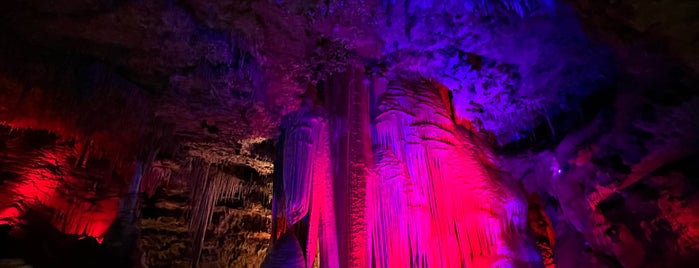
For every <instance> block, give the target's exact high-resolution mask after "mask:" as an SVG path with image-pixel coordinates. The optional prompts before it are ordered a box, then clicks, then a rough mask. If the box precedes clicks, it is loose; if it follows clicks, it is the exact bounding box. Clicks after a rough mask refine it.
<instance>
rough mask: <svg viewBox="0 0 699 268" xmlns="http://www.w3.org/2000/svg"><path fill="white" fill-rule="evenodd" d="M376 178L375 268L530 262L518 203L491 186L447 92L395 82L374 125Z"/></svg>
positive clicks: (482, 155)
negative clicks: (454, 114)
mask: <svg viewBox="0 0 699 268" xmlns="http://www.w3.org/2000/svg"><path fill="white" fill-rule="evenodd" d="M375 124H376V137H374V141H375V144H376V146H375V157H376V159H377V160H376V162H377V167H376V170H377V172H378V177H377V178H376V180H374V181H372V182H371V183H370V185H369V186H368V189H369V191H371V192H372V193H371V194H368V196H369V198H368V200H367V202H368V205H367V214H368V216H367V218H368V219H371V220H370V221H369V228H370V241H371V246H372V247H373V252H374V254H373V258H374V259H373V262H374V263H375V264H376V267H464V266H466V267H514V266H519V265H520V264H526V263H528V262H532V261H537V256H536V255H537V254H536V253H535V252H534V251H532V250H531V249H532V248H531V247H527V246H525V245H524V244H523V243H522V242H523V241H522V239H521V238H520V236H521V234H520V231H523V230H524V229H525V228H526V215H527V214H526V213H527V206H526V201H524V200H522V199H521V197H520V196H518V195H517V194H516V193H515V192H514V191H512V190H511V189H510V188H509V187H507V186H506V185H505V184H504V183H503V181H501V180H499V178H498V174H497V172H496V171H495V169H494V159H493V157H492V156H491V155H490V153H489V151H488V149H487V148H485V147H484V146H481V145H480V142H479V139H478V137H477V136H476V134H474V133H471V132H469V131H467V130H466V129H464V128H463V127H461V126H458V125H457V124H456V123H455V120H454V118H453V113H452V111H451V102H450V100H449V95H448V90H447V89H446V88H443V87H441V86H439V85H438V84H436V83H434V82H432V81H428V80H424V79H406V78H399V79H397V80H395V81H394V82H392V83H390V84H389V85H388V88H387V90H386V92H385V93H384V94H383V95H382V96H381V98H380V101H379V106H378V109H377V116H376V119H375Z"/></svg>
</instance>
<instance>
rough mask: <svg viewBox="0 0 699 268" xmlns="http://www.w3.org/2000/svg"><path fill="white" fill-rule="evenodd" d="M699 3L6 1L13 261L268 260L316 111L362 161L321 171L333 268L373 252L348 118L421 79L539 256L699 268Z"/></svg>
mask: <svg viewBox="0 0 699 268" xmlns="http://www.w3.org/2000/svg"><path fill="white" fill-rule="evenodd" d="M486 2H487V3H486ZM698 5H699V4H697V2H696V1H692V0H672V1H670V0H667V1H631V0H619V1H614V3H608V1H587V0H568V1H515V0H511V1H510V0H502V1H469V0H465V1H448V0H444V1H400V0H399V1H347V0H343V1H315V0H304V1H238V0H230V1H226V0H224V1H211V0H184V1H121V0H118V1H117V0H115V1H102V0H89V1H88V0H61V1H39V0H31V1H19V0H9V1H3V2H2V3H0V125H1V126H0V224H11V225H12V228H11V229H8V230H9V231H7V232H8V233H9V234H11V236H8V238H7V239H5V237H4V236H3V240H2V241H4V242H3V244H6V245H10V246H8V247H7V248H16V250H8V251H3V250H0V251H1V252H0V258H5V257H7V258H9V259H14V258H25V259H26V261H27V262H28V263H30V264H32V265H35V266H39V267H41V266H42V265H44V266H46V265H49V263H61V264H65V265H67V266H102V265H103V264H105V263H109V264H111V265H114V266H117V267H129V266H152V267H184V266H191V265H196V264H197V263H198V264H199V265H200V266H202V267H258V266H260V265H261V263H262V261H263V258H264V256H265V254H266V252H267V249H268V247H269V244H270V243H269V241H270V240H273V239H274V238H275V236H276V235H277V234H276V233H274V234H272V230H273V228H272V226H273V225H274V224H273V223H272V222H273V221H272V210H273V209H272V195H273V193H272V192H273V191H272V188H273V186H272V184H273V179H272V175H273V171H274V168H275V166H274V164H273V162H274V160H275V158H276V152H277V151H279V150H281V146H279V144H278V143H277V142H278V138H279V137H280V136H279V134H280V133H279V129H280V124H281V122H282V119H283V118H284V117H285V116H287V115H289V114H292V113H295V112H297V111H298V110H299V108H300V107H301V104H302V103H303V101H304V100H305V101H311V100H313V101H315V105H320V106H324V107H325V108H326V109H327V112H328V118H327V120H328V124H329V125H328V131H329V137H328V139H329V143H330V148H331V149H330V155H331V157H335V158H337V159H342V160H340V161H339V163H350V162H351V163H353V164H352V165H344V166H343V165H338V166H332V167H331V169H332V173H333V176H334V178H335V180H336V181H335V182H334V183H335V184H334V185H333V187H334V190H333V191H334V192H335V194H336V195H337V197H338V200H335V201H334V202H337V204H336V206H337V207H340V208H343V209H345V211H340V210H338V211H339V212H338V214H337V215H336V219H337V220H338V221H337V226H338V230H344V232H341V233H338V234H337V240H338V241H339V242H340V243H338V245H337V246H338V251H341V252H345V253H343V254H345V255H342V254H340V256H338V258H339V260H338V261H339V262H340V263H350V262H353V263H355V264H356V263H361V262H363V261H366V260H364V259H362V258H363V257H365V256H362V255H361V254H359V253H357V252H358V251H363V250H365V248H363V247H367V245H360V244H361V243H360V242H357V241H362V240H363V239H364V238H366V236H367V234H366V233H363V232H366V228H365V226H366V222H364V220H365V219H364V218H363V217H359V216H357V215H359V214H360V212H358V211H361V210H363V209H364V208H363V207H362V204H363V202H364V201H365V199H363V198H357V196H365V195H366V194H367V193H365V192H364V190H365V189H366V188H365V187H366V185H364V184H363V183H366V178H367V177H368V176H369V175H370V174H368V173H367V172H366V171H367V170H368V169H369V167H367V163H371V161H369V160H367V159H365V158H370V157H371V156H372V148H366V147H362V146H361V145H367V144H368V143H367V142H366V141H367V136H368V133H369V130H368V129H369V126H370V124H371V122H369V121H368V119H366V118H368V117H366V118H365V119H366V120H364V119H358V118H353V116H356V115H357V114H358V113H359V112H357V111H360V112H361V113H365V112H367V113H370V114H372V115H373V114H375V112H376V110H375V109H374V108H369V107H372V105H375V104H377V103H378V99H379V96H380V93H378V92H372V91H375V90H377V89H379V88H385V86H386V83H387V78H388V80H390V79H391V77H395V75H396V74H402V73H413V74H415V75H414V77H413V78H415V77H427V78H431V79H433V80H435V81H436V82H438V83H440V84H442V85H444V86H445V87H446V88H448V89H449V94H446V95H445V96H440V98H442V97H444V98H446V99H451V103H453V107H450V109H452V111H453V113H454V118H453V119H454V121H455V122H457V123H458V124H462V125H467V124H470V125H468V127H469V128H471V129H473V130H474V131H478V132H481V133H482V134H484V135H485V136H488V137H489V140H487V141H485V142H484V143H485V144H487V146H489V147H493V148H494V149H495V151H497V152H499V153H501V154H499V155H498V156H499V157H500V158H501V159H499V160H500V163H502V165H500V166H499V167H498V168H499V169H502V170H503V171H505V173H506V174H509V175H505V176H503V177H504V178H503V179H504V180H505V181H506V182H507V183H508V184H512V185H522V186H521V187H516V186H515V187H508V189H509V190H512V191H514V192H521V194H522V195H521V197H522V199H523V200H524V199H525V198H524V197H526V200H527V201H528V207H529V211H528V212H529V213H528V216H527V219H528V222H527V224H526V226H528V228H529V229H530V230H529V231H530V232H531V233H532V237H534V238H535V239H536V244H537V245H538V247H539V249H540V251H542V252H545V254H544V259H545V261H546V262H547V264H548V265H553V264H552V262H555V263H556V264H558V266H560V267H619V266H623V267H662V266H664V265H666V266H674V267H682V266H690V265H695V264H696V255H697V252H698V251H699V249H698V248H697V245H698V244H697V242H696V241H697V230H695V229H696V227H695V226H697V220H699V219H697V217H695V216H694V215H699V211H697V209H698V205H697V204H698V203H697V202H698V201H697V189H698V188H697V187H699V186H697V183H696V182H697V176H699V174H698V173H697V170H696V167H697V166H699V163H698V162H697V156H696V155H697V150H698V149H699V139H697V138H696V133H697V130H699V129H697V127H696V126H697V124H696V123H695V122H694V121H695V118H696V117H697V116H699V114H697V110H696V109H695V107H697V105H698V104H699V103H698V102H699V101H698V99H697V91H698V90H699V86H698V83H697V74H698V73H699V67H697V62H699V58H697V57H698V55H699V52H698V51H697V50H696V49H697V47H699V46H697V45H696V42H697V33H696V31H697V29H699V27H696V26H697V23H698V22H697V18H696V14H698V13H699V10H698V9H699V6H698ZM408 90H412V89H411V88H408ZM370 95H371V96H372V97H369V96H370ZM362 98H368V99H362ZM428 101H436V100H434V99H432V98H428V100H427V101H425V102H428ZM440 101H441V100H440ZM359 102H362V103H364V105H366V104H370V105H366V106H361V105H359V106H358V105H357V103H359ZM367 106H368V107H367ZM364 108H366V109H367V110H369V111H364V110H362V109H364ZM468 122H471V123H468ZM362 139H364V140H362ZM358 140H359V141H360V142H357V141H358ZM362 142H363V143H362ZM354 145H359V146H354ZM277 164H279V163H277ZM277 167H278V165H277ZM338 178H340V179H338ZM279 183H282V184H283V181H281V182H279V181H277V182H276V184H275V185H281V184H279ZM338 185H342V187H340V186H338ZM343 187H344V188H343ZM350 208H351V209H350ZM340 212H341V213H340ZM350 214H351V215H354V216H351V215H350ZM523 217H524V216H523ZM3 228H4V227H3ZM277 231H278V230H277ZM3 232H5V231H4V229H3ZM1 235H4V233H2V234H1ZM80 238H84V239H83V240H80V241H78V240H77V239H80ZM298 239H299V240H300V242H302V244H303V243H306V242H307V241H305V240H304V239H306V238H304V237H302V236H299V237H298ZM5 242H6V243H5ZM98 242H101V244H99V243H98ZM61 244H65V245H66V246H65V247H61V246H60V245H61ZM37 245H43V246H42V250H35V252H33V251H34V249H35V248H38V247H37ZM15 246H16V247H15ZM294 249H295V248H294ZM302 251H303V252H307V251H308V248H303V249H302ZM2 252H8V253H7V255H6V256H3V255H2V254H4V253H2ZM28 252H30V253H32V252H33V253H36V252H39V253H41V254H38V253H37V254H34V255H31V254H28ZM85 256H95V257H94V258H92V257H85ZM98 257H99V258H98ZM102 257H104V258H103V259H105V260H109V261H100V258H102ZM320 258H321V259H324V257H323V256H320ZM581 260H585V261H581ZM587 260H589V262H590V263H587V262H586V261H587ZM305 261H306V262H308V259H306V260H305ZM311 262H312V261H311ZM0 263H2V261H0ZM12 263H15V262H14V261H12ZM16 263H19V264H18V265H21V263H22V262H21V261H18V262H16Z"/></svg>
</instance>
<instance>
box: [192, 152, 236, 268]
mask: <svg viewBox="0 0 699 268" xmlns="http://www.w3.org/2000/svg"><path fill="white" fill-rule="evenodd" d="M191 165H192V166H191V171H190V174H189V175H190V176H191V177H190V178H189V179H190V183H191V187H192V191H191V197H190V202H191V208H190V213H189V229H190V232H191V233H192V238H193V241H192V242H193V254H194V261H193V263H194V264H195V265H196V264H198V263H199V259H200V257H201V250H202V246H203V243H204V238H205V236H206V230H207V229H208V226H209V224H210V223H211V216H212V215H213V211H214V207H215V206H216V202H218V201H219V200H221V199H223V198H230V197H233V196H237V194H238V191H239V190H240V185H241V180H240V179H238V178H236V177H234V176H232V175H229V174H226V173H224V172H222V171H220V170H219V169H218V168H217V167H216V166H213V165H211V164H207V163H204V162H203V161H201V160H199V161H193V163H191Z"/></svg>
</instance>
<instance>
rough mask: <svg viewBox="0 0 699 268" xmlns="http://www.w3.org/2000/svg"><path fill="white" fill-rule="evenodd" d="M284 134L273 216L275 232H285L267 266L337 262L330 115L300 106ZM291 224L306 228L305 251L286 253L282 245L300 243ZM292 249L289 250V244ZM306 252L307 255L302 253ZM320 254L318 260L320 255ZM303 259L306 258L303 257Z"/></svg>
mask: <svg viewBox="0 0 699 268" xmlns="http://www.w3.org/2000/svg"><path fill="white" fill-rule="evenodd" d="M286 123H287V124H286V126H285V134H284V138H283V141H284V142H283V164H282V165H283V167H282V174H283V177H282V178H283V189H282V190H283V191H282V193H281V195H275V196H276V197H280V196H281V198H277V200H274V203H275V204H274V208H273V212H272V213H273V215H272V217H273V218H274V219H275V221H274V224H275V226H274V227H273V228H274V229H275V232H274V233H275V235H277V236H281V237H280V239H279V240H278V241H276V244H275V246H274V247H272V250H271V252H270V253H269V255H268V257H267V259H266V261H265V264H264V265H263V266H264V267H308V268H310V267H312V266H313V264H314V262H318V263H320V264H321V267H338V259H337V235H336V229H337V228H336V225H335V213H334V207H333V204H334V201H333V190H332V180H331V174H330V170H329V163H330V152H329V140H328V128H327V119H326V116H325V114H324V113H323V111H322V109H321V108H320V107H314V106H312V105H309V106H306V107H304V108H302V109H301V110H300V111H299V112H298V113H296V114H294V115H292V116H291V117H290V118H288V119H287V122H286ZM293 229H297V230H298V229H302V230H307V232H304V233H303V234H301V235H303V237H301V238H302V240H303V241H304V242H305V243H302V245H300V247H302V248H304V251H303V252H301V251H295V252H296V253H294V254H302V255H301V256H296V257H293V258H290V257H289V256H287V257H283V256H280V255H281V254H282V252H280V251H282V250H283V249H288V248H290V247H293V245H294V244H298V243H299V241H298V240H297V237H296V236H294V235H292V232H293ZM286 252H287V254H290V253H288V252H291V251H289V250H286ZM304 253H305V256H304ZM316 255H319V256H320V260H316V259H315V257H316ZM299 260H303V263H300V262H299Z"/></svg>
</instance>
